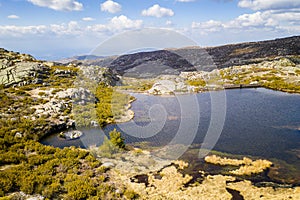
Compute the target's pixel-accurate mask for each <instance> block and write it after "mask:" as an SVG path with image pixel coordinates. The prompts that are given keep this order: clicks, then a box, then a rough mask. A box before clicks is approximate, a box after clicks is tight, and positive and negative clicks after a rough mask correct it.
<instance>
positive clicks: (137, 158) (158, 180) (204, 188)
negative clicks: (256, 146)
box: [94, 149, 300, 200]
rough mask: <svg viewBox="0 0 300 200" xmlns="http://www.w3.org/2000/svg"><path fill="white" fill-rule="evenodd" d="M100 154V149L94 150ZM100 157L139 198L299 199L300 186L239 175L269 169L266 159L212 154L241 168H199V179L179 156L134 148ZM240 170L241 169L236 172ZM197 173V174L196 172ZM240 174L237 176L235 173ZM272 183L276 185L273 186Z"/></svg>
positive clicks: (219, 161) (217, 161) (214, 159)
mask: <svg viewBox="0 0 300 200" xmlns="http://www.w3.org/2000/svg"><path fill="white" fill-rule="evenodd" d="M94 153H96V154H97V152H95V151H94ZM99 159H100V160H101V161H102V162H103V163H104V164H103V166H105V167H107V168H108V169H109V173H110V174H111V177H112V179H113V180H114V181H115V182H122V183H124V184H125V185H126V186H127V187H128V188H131V189H132V190H134V191H135V192H136V193H137V194H138V195H139V197H140V199H176V200H177V199H195V200H196V199H197V200H198V199H205V200H206V199H209V200H210V199H220V200H221V199H222V200H223V199H228V200H230V199H259V198H264V199H298V198H300V188H299V187H290V188H284V187H281V186H280V185H276V184H275V185H276V186H275V185H272V184H270V186H267V187H258V186H255V185H254V184H253V183H252V182H251V181H249V180H243V179H241V178H239V176H240V175H248V176H250V175H251V174H252V173H253V174H258V173H262V172H264V171H267V170H268V168H269V167H270V166H271V164H272V163H271V162H270V161H267V160H255V161H253V160H251V159H249V158H244V159H242V160H238V159H229V158H222V157H218V156H216V155H210V156H207V157H206V158H205V161H206V162H209V163H214V164H216V165H235V166H240V168H239V169H237V170H236V171H233V172H232V175H210V174H209V173H207V172H205V171H199V172H198V175H196V176H197V177H198V179H197V180H199V179H201V180H202V181H198V182H197V181H196V182H195V180H194V179H193V176H192V175H190V174H188V173H186V172H185V169H186V168H187V167H188V166H189V164H188V163H186V162H183V161H178V160H175V161H174V160H168V159H162V158H160V157H157V156H155V155H153V154H151V153H150V152H148V151H143V150H141V149H134V150H132V151H130V152H125V153H124V152H123V153H122V154H115V155H114V157H112V158H109V159H108V158H103V157H101V156H100V157H99ZM235 172H240V173H235ZM194 175H195V174H194ZM236 175H237V176H236ZM272 186H273V187H272Z"/></svg>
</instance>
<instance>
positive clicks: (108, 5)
mask: <svg viewBox="0 0 300 200" xmlns="http://www.w3.org/2000/svg"><path fill="white" fill-rule="evenodd" d="M121 10H122V6H121V5H120V4H119V3H117V2H114V1H112V0H107V1H105V2H104V3H102V4H101V11H106V12H109V13H117V12H120V11H121Z"/></svg>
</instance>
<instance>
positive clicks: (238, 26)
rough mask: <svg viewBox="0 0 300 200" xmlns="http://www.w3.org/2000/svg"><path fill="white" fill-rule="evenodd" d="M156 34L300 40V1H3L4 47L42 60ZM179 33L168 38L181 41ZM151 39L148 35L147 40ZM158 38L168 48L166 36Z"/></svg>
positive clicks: (205, 39)
mask: <svg viewBox="0 0 300 200" xmlns="http://www.w3.org/2000/svg"><path fill="white" fill-rule="evenodd" d="M153 29H157V30H165V31H169V32H174V33H176V34H179V35H181V36H182V38H186V39H187V40H185V39H183V40H182V41H188V40H190V41H193V42H194V43H193V44H196V45H199V46H217V45H223V44H229V43H239V42H249V41H260V40H268V39H275V38H282V37H288V36H294V35H300V34H299V33H300V1H299V0H0V47H2V48H5V49H8V50H11V51H18V52H21V53H28V54H31V55H33V56H34V57H36V58H38V59H44V60H56V59H61V58H66V57H71V56H74V55H84V54H90V53H91V52H93V50H94V49H95V48H97V47H99V45H100V46H101V44H103V43H105V42H106V46H107V45H108V44H107V41H111V38H116V37H118V36H119V35H122V34H124V33H127V32H130V31H138V30H153ZM143 32H144V31H143ZM135 33H136V32H135ZM155 33H156V34H158V33H160V32H159V31H156V32H155ZM176 34H170V35H169V36H168V37H167V38H171V37H173V38H172V39H171V40H170V41H178V40H181V39H179V38H178V37H177V36H178V35H177V36H176ZM150 35H151V34H149V31H148V34H146V35H145V38H148V39H149V37H150ZM132 37H133V38H138V37H136V35H135V34H133V35H132ZM126 38H127V39H128V35H127V36H126ZM154 39H155V40H157V41H158V42H156V43H158V44H164V41H165V40H166V37H163V38H161V39H159V37H153V38H152V40H154ZM115 41H116V40H115ZM118 42H119V44H120V45H121V43H123V42H122V40H120V41H119V40H118ZM130 42H136V43H137V42H138V41H137V39H135V40H130ZM165 43H166V44H168V45H169V44H170V42H165ZM175 43H176V42H175ZM147 44H148V43H147ZM180 44H181V45H183V46H184V45H185V44H182V43H180ZM114 45H115V46H114V48H115V49H116V48H118V45H116V42H115V43H114ZM189 45H191V43H189V42H187V43H186V46H189ZM103 46H105V45H103ZM108 46H109V45H108ZM171 47H177V46H176V45H174V46H170V48H171ZM144 48H148V46H145V47H144ZM107 49H111V48H107ZM104 51H105V49H104ZM101 52H103V51H101ZM105 53H106V54H107V55H110V54H114V53H115V52H113V51H110V50H107V52H105Z"/></svg>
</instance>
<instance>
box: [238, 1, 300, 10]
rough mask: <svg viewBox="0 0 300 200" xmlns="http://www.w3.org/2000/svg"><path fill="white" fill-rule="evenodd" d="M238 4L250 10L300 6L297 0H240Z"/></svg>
mask: <svg viewBox="0 0 300 200" xmlns="http://www.w3.org/2000/svg"><path fill="white" fill-rule="evenodd" d="M238 6H239V7H241V8H250V9H252V10H278V9H289V8H297V7H300V1H299V0H240V1H239V3H238Z"/></svg>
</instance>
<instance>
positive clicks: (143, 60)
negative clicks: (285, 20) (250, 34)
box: [89, 36, 300, 78]
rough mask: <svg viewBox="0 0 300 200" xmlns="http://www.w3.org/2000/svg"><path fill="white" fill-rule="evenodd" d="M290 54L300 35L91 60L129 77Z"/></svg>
mask: <svg viewBox="0 0 300 200" xmlns="http://www.w3.org/2000/svg"><path fill="white" fill-rule="evenodd" d="M290 55H300V36H294V37H288V38H281V39H275V40H268V41H261V42H248V43H240V44H229V45H224V46H218V47H207V48H199V47H192V48H191V47H187V48H181V49H172V50H160V51H153V52H140V53H134V54H128V55H122V56H119V57H117V58H114V59H111V58H106V59H101V60H98V61H97V60H95V61H94V62H93V61H89V64H94V65H96V64H98V65H100V66H103V67H109V68H111V69H113V70H114V71H116V72H118V73H119V74H121V75H125V76H133V77H148V78H150V77H155V76H157V75H160V74H179V73H180V72H181V71H194V70H204V71H211V70H213V69H215V68H219V69H220V68H226V67H230V66H233V65H244V64H251V63H257V62H261V61H263V60H267V59H273V58H275V57H278V56H290ZM106 60H109V62H106Z"/></svg>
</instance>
